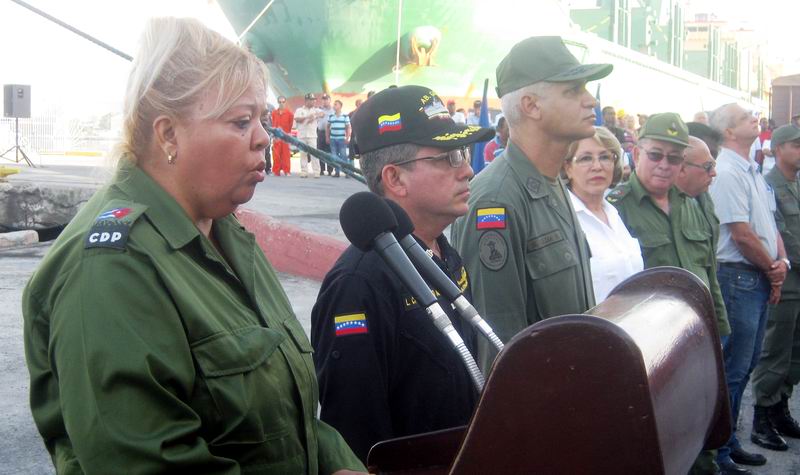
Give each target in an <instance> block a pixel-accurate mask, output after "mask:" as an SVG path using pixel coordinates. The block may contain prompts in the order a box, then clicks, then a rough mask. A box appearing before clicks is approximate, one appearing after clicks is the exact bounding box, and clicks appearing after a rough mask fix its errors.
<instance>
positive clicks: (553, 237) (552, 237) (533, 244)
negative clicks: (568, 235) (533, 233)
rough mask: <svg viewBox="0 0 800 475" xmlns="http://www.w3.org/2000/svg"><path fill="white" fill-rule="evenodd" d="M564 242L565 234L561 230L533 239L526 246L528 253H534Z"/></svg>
mask: <svg viewBox="0 0 800 475" xmlns="http://www.w3.org/2000/svg"><path fill="white" fill-rule="evenodd" d="M563 240H564V234H563V233H562V232H561V230H560V229H556V230H555V231H550V232H549V233H546V234H542V235H541V236H539V237H535V238H533V239H530V240H528V244H527V245H526V250H527V252H533V251H536V250H538V249H541V248H543V247H546V246H549V245H550V244H553V243H555V242H558V241H563Z"/></svg>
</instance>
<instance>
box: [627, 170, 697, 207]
mask: <svg viewBox="0 0 800 475" xmlns="http://www.w3.org/2000/svg"><path fill="white" fill-rule="evenodd" d="M628 186H630V187H631V196H633V198H634V199H635V200H636V202H637V203H641V201H642V200H643V199H644V198H645V196H647V197H649V196H650V192H649V191H647V190H646V189H645V187H644V185H642V182H641V181H639V177H638V176H636V172H635V171H634V172H632V173H631V176H630V178H629V179H628ZM684 195H686V193H684V192H682V191H681V190H679V189H678V187H676V186H675V185H672V186H671V187H670V189H669V201H672V200H673V199H674V198H676V197H678V196H684ZM651 199H652V198H651Z"/></svg>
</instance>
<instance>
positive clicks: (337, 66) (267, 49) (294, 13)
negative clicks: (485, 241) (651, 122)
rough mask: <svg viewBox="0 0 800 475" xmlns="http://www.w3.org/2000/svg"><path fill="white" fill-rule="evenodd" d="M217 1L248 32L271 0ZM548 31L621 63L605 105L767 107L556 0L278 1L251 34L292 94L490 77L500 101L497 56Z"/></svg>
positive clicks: (685, 110) (282, 87)
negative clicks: (628, 44) (596, 25)
mask: <svg viewBox="0 0 800 475" xmlns="http://www.w3.org/2000/svg"><path fill="white" fill-rule="evenodd" d="M219 4H220V6H221V7H222V9H223V12H224V13H225V15H226V16H227V18H228V19H229V21H230V22H231V24H232V25H233V27H234V29H235V30H236V31H237V33H241V32H242V31H244V29H245V28H246V27H247V26H248V25H249V24H250V23H251V22H252V20H253V19H254V18H255V17H257V16H258V14H259V13H260V12H261V10H262V9H263V8H264V5H265V1H263V0H259V1H246V0H219ZM398 19H399V29H398ZM549 34H556V35H561V36H563V37H564V38H565V39H566V40H567V42H568V45H569V47H570V49H571V50H572V51H573V53H574V54H575V55H576V56H577V57H578V58H579V59H580V60H581V61H583V62H608V63H612V64H614V67H615V70H614V72H613V73H612V74H611V75H610V76H609V77H607V78H606V79H604V80H602V81H599V82H598V83H599V84H601V87H602V97H601V99H602V102H603V104H612V105H614V106H616V107H617V108H622V109H625V110H626V111H629V112H631V113H655V112H661V111H674V112H678V113H680V114H682V115H684V116H688V117H691V115H692V114H693V113H694V112H696V111H699V110H709V109H713V108H715V107H717V106H719V105H721V104H724V103H727V102H740V103H744V104H747V105H748V106H749V107H751V108H754V109H760V110H765V109H766V107H767V105H766V104H759V103H753V102H752V101H751V98H750V97H749V95H748V94H746V93H744V92H741V91H736V90H734V89H731V88H728V87H725V86H722V85H721V84H718V83H715V82H712V81H709V80H707V79H704V78H702V77H700V76H697V75H695V74H692V73H689V72H687V71H684V70H682V69H680V68H677V67H674V66H671V65H669V64H666V63H663V62H661V61H659V60H657V59H655V58H653V57H649V56H646V55H644V54H641V53H638V52H636V51H633V50H630V49H627V48H624V47H622V46H619V45H617V44H614V43H611V42H608V41H605V40H603V39H600V38H598V37H596V36H594V35H591V34H587V33H583V32H580V31H578V30H577V29H576V28H575V27H573V26H572V24H571V22H570V20H569V16H568V12H567V11H565V10H564V9H563V8H562V6H561V4H560V3H559V2H557V1H554V0H537V1H526V2H519V1H516V0H493V1H484V0H436V1H431V0H402V2H401V0H374V1H370V0H275V1H274V2H273V3H272V5H270V7H269V9H268V10H267V11H266V12H265V13H264V15H263V16H262V17H261V18H259V20H258V21H256V22H255V24H254V25H253V27H252V28H251V29H250V30H249V31H248V33H247V34H246V35H245V36H244V38H243V43H244V44H245V45H247V47H248V48H250V49H251V50H252V51H253V52H254V53H255V54H256V55H258V56H259V57H260V58H262V59H263V60H264V61H265V62H266V63H267V65H268V66H269V69H270V72H271V80H272V85H273V88H274V89H275V91H276V92H277V93H278V94H283V95H285V96H288V97H298V96H302V95H303V94H305V93H306V92H320V91H326V92H330V93H332V94H337V95H340V96H343V97H348V96H361V95H363V94H366V93H367V92H368V91H371V90H374V91H377V90H381V89H384V88H386V87H388V86H390V85H393V84H398V85H404V84H422V85H425V86H429V87H431V88H433V89H434V90H435V91H437V93H439V94H440V95H441V96H445V97H452V98H462V99H464V100H467V99H472V98H479V97H480V96H481V95H482V93H483V91H482V86H483V83H484V80H485V79H489V89H490V90H489V100H490V103H491V104H492V105H493V106H495V107H499V101H498V99H497V96H496V94H495V93H494V86H495V68H496V67H497V64H498V63H499V61H500V60H501V59H502V58H503V56H505V55H506V54H507V53H508V51H509V50H510V49H511V47H512V46H513V45H514V44H515V43H517V42H518V41H520V40H522V39H524V38H527V37H529V36H534V35H549ZM398 38H399V41H398ZM595 87H597V86H595V85H590V90H592V92H595V89H594V88H595ZM460 105H462V106H467V105H468V101H465V102H463V104H460Z"/></svg>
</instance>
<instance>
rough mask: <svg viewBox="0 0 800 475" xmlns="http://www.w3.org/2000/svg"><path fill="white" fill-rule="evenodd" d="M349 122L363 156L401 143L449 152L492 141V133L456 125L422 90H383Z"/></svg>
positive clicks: (440, 104)
mask: <svg viewBox="0 0 800 475" xmlns="http://www.w3.org/2000/svg"><path fill="white" fill-rule="evenodd" d="M352 121H353V132H354V134H355V136H356V137H357V138H356V141H357V143H358V148H359V150H360V151H361V152H362V153H365V152H372V151H375V150H379V149H382V148H384V147H389V146H391V145H399V144H404V143H410V144H415V145H423V146H427V147H439V148H443V149H447V150H452V149H454V148H459V147H463V146H465V145H470V144H472V143H474V142H485V141H487V140H490V139H491V138H492V137H494V130H493V129H490V128H485V127H478V126H475V125H463V124H456V123H455V122H454V121H453V119H452V117H450V113H449V112H448V111H447V108H446V107H445V106H444V102H442V100H441V99H440V98H439V96H438V95H436V93H435V92H433V91H432V90H430V88H427V87H423V86H402V87H395V88H389V89H385V90H383V91H381V92H379V93H377V94H375V95H374V96H372V97H370V98H369V99H367V101H366V102H364V103H363V104H361V107H359V108H358V112H357V113H356V114H355V116H354V117H353V119H352Z"/></svg>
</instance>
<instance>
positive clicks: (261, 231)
mask: <svg viewBox="0 0 800 475" xmlns="http://www.w3.org/2000/svg"><path fill="white" fill-rule="evenodd" d="M236 217H237V218H238V219H239V221H240V222H241V223H242V225H243V226H244V227H245V228H247V230H248V231H250V232H251V233H253V234H254V235H255V237H256V242H257V243H258V245H259V246H260V247H261V249H262V250H263V251H264V254H265V255H266V256H267V259H269V261H270V263H272V266H273V267H275V269H276V270H277V271H278V272H286V273H287V274H292V275H297V276H300V277H306V278H309V279H314V280H319V281H321V280H322V279H323V278H324V277H325V274H327V273H328V271H329V270H331V267H333V264H334V263H336V259H338V258H339V256H340V255H341V254H342V252H344V250H345V249H347V244H346V243H344V242H342V241H339V240H338V239H335V238H332V237H330V236H323V235H321V234H317V233H312V232H310V231H306V230H304V229H302V228H299V227H297V226H292V225H291V224H286V223H283V222H281V221H279V220H277V219H275V218H272V217H269V216H267V215H265V214H261V213H259V212H257V211H252V210H249V209H239V210H237V211H236Z"/></svg>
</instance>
